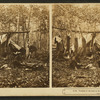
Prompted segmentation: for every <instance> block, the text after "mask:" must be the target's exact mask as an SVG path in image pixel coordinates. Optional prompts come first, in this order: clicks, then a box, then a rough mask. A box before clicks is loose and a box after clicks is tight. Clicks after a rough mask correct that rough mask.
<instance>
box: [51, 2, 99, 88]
mask: <svg viewBox="0 0 100 100" xmlns="http://www.w3.org/2000/svg"><path fill="white" fill-rule="evenodd" d="M52 13H53V14H52V23H53V24H52V74H53V75H52V84H53V85H52V86H53V87H100V4H77V3H76V4H53V5H52Z"/></svg>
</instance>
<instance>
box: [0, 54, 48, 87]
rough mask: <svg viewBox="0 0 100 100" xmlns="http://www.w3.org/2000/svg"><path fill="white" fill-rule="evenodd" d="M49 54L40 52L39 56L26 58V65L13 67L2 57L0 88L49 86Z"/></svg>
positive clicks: (0, 63) (0, 61)
mask: <svg viewBox="0 0 100 100" xmlns="http://www.w3.org/2000/svg"><path fill="white" fill-rule="evenodd" d="M47 55H48V53H47V52H46V53H41V54H38V57H37V58H31V59H29V60H27V61H26V60H25V61H24V63H26V65H25V66H20V67H11V66H9V64H7V61H6V60H4V59H0V88H4V87H7V88H9V87H12V88H13V87H18V88H21V87H23V88H31V87H49V62H48V60H49V59H48V57H47ZM27 64H28V66H27ZM29 64H30V65H31V66H29ZM32 64H33V65H32Z"/></svg>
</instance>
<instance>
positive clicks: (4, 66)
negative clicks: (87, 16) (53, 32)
mask: <svg viewBox="0 0 100 100" xmlns="http://www.w3.org/2000/svg"><path fill="white" fill-rule="evenodd" d="M34 87H38V88H39V87H43V88H44V87H49V6H48V5H43V4H1V5H0V88H34Z"/></svg>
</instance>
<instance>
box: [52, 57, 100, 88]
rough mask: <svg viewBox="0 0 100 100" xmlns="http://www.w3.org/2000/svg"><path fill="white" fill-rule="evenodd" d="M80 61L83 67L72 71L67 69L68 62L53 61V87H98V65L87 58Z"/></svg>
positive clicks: (99, 82) (99, 81) (99, 73)
mask: <svg viewBox="0 0 100 100" xmlns="http://www.w3.org/2000/svg"><path fill="white" fill-rule="evenodd" d="M80 60H81V61H80V63H81V64H82V63H83V65H82V66H80V68H77V69H74V68H71V66H70V67H69V62H70V61H69V60H65V59H60V58H59V59H53V65H52V66H53V87H100V68H99V67H98V64H96V63H94V61H93V59H89V58H87V57H86V58H81V59H80ZM86 66H91V68H89V67H86Z"/></svg>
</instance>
